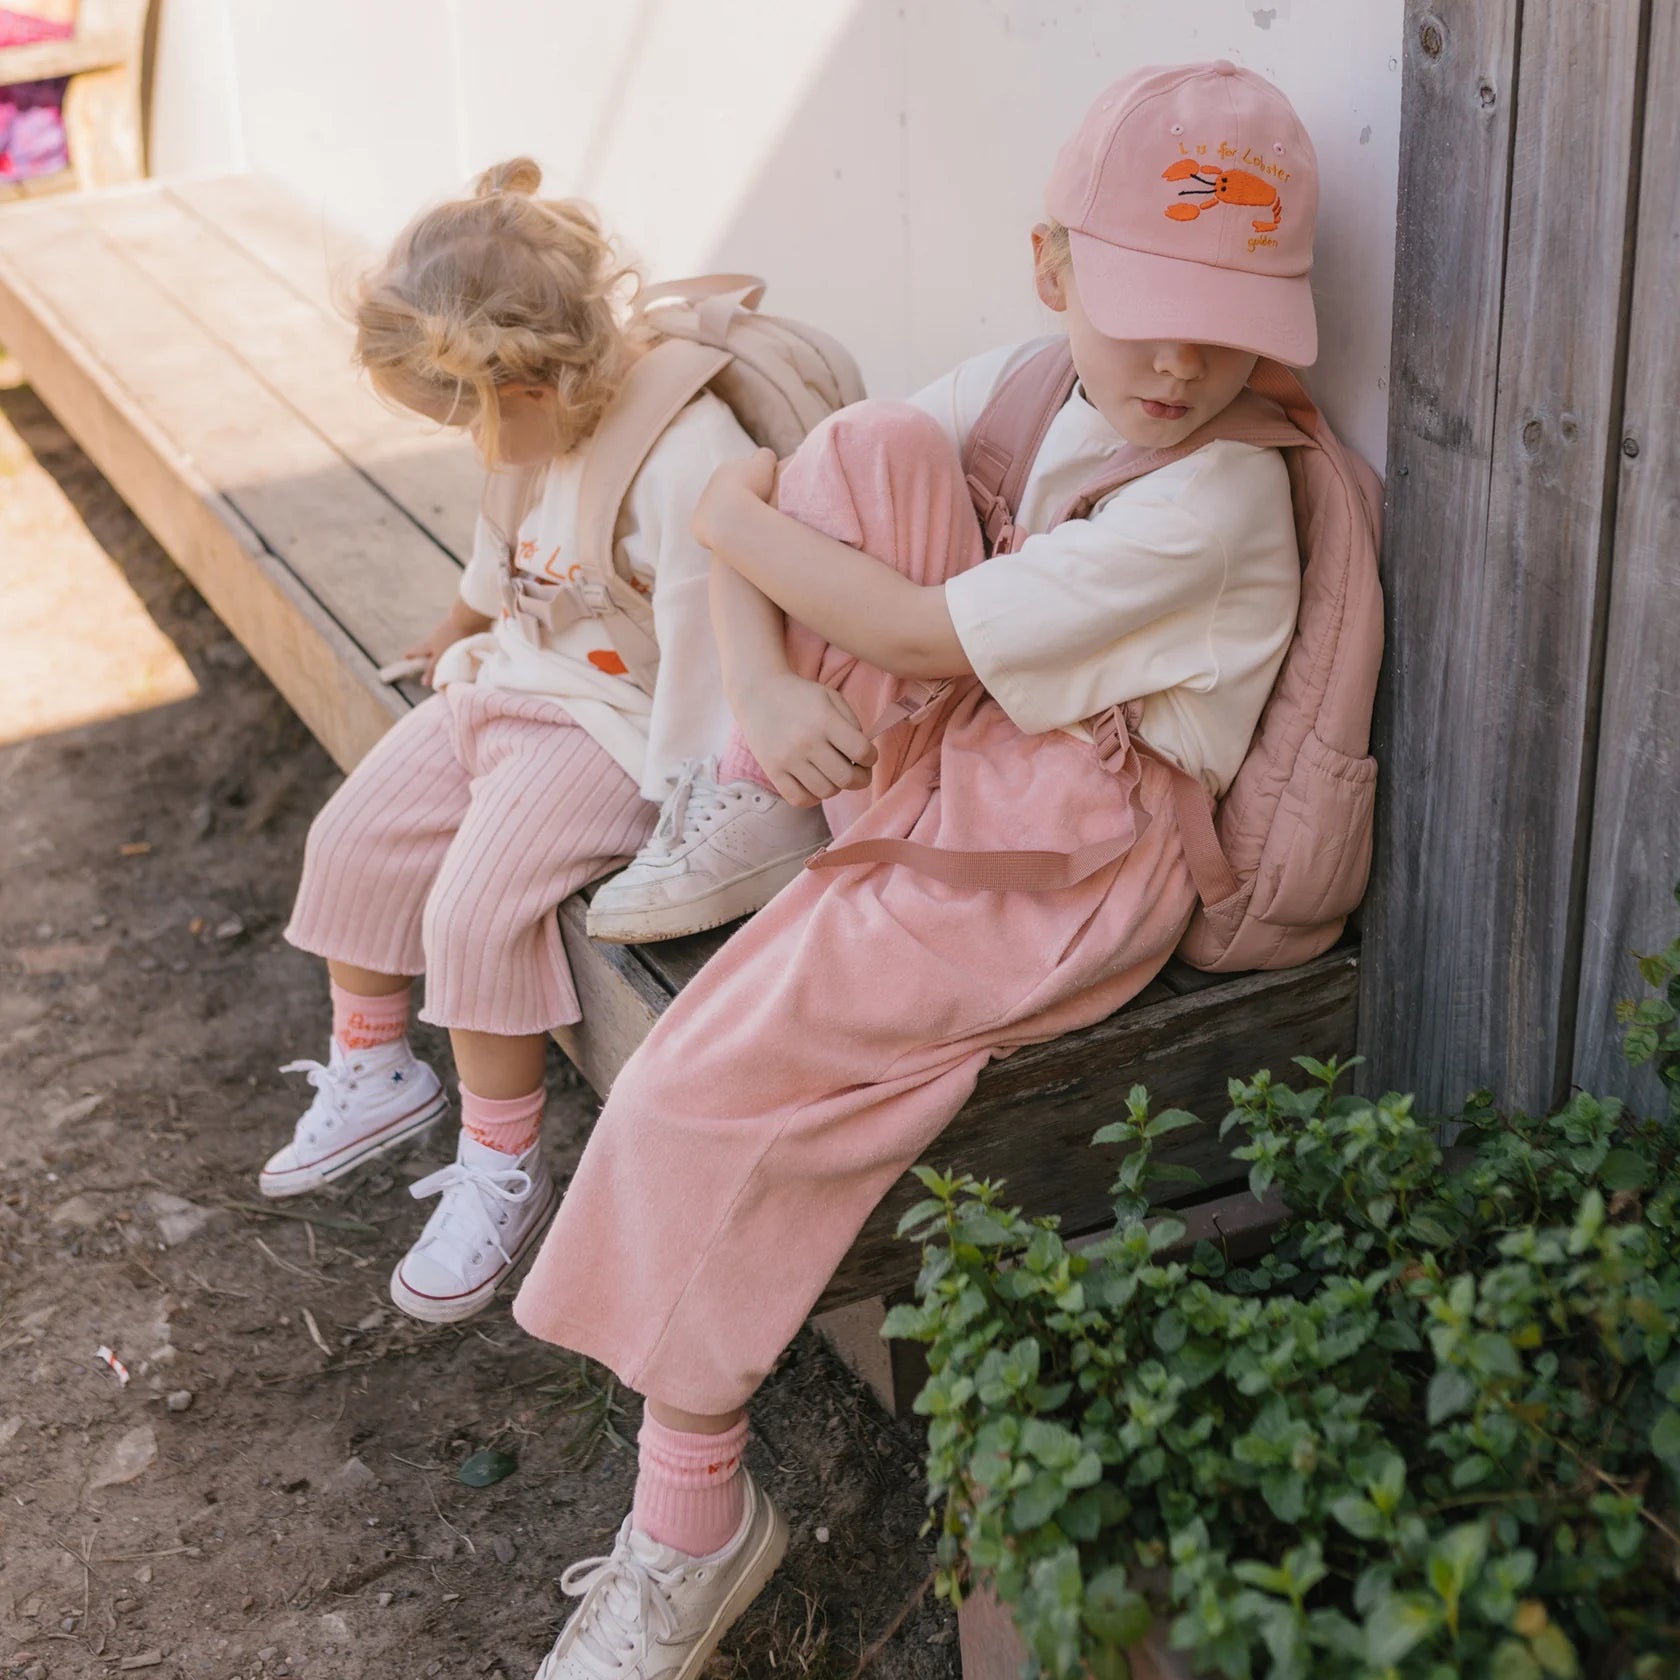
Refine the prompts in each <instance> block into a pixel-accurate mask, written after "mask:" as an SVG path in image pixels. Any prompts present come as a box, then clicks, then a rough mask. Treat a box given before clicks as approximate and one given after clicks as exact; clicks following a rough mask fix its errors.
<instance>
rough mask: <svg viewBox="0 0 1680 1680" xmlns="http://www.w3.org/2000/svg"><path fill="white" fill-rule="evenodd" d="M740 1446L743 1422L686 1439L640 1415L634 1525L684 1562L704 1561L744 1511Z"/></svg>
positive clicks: (731, 1532) (744, 1428) (646, 1414)
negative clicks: (686, 1557) (682, 1554)
mask: <svg viewBox="0 0 1680 1680" xmlns="http://www.w3.org/2000/svg"><path fill="white" fill-rule="evenodd" d="M746 1444H747V1420H746V1419H745V1418H742V1419H741V1421H740V1422H739V1423H738V1424H736V1425H735V1427H734V1428H733V1429H726V1430H725V1431H724V1432H723V1433H722V1434H721V1435H690V1434H687V1433H686V1432H684V1431H683V1430H680V1429H667V1428H666V1427H665V1425H664V1424H662V1423H661V1422H659V1420H658V1419H657V1418H655V1417H654V1415H653V1414H652V1413H651V1412H643V1413H642V1427H641V1432H640V1434H638V1435H637V1437H636V1445H637V1455H638V1456H637V1462H636V1502H635V1506H634V1508H633V1511H632V1520H633V1521H634V1523H635V1526H636V1527H637V1528H639V1529H640V1530H641V1531H642V1533H643V1534H646V1535H647V1536H649V1538H651V1539H654V1540H657V1541H658V1542H659V1543H660V1544H661V1545H663V1546H675V1547H676V1549H677V1550H678V1551H679V1552H686V1553H687V1554H688V1555H689V1556H690V1557H709V1556H710V1555H711V1554H712V1553H713V1552H716V1551H720V1550H721V1549H722V1548H723V1547H725V1546H727V1545H728V1544H729V1542H730V1541H731V1540H733V1539H734V1538H735V1531H736V1530H737V1529H738V1528H739V1527H740V1526H741V1518H742V1516H743V1515H744V1514H745V1512H746V1508H747V1484H746V1482H745V1481H744V1480H743V1479H742V1477H741V1450H742V1448H743V1447H745V1446H746Z"/></svg>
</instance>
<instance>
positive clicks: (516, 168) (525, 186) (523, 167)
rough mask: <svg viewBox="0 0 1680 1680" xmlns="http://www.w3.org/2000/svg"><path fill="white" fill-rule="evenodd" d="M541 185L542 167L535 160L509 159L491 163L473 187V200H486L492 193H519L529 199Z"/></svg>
mask: <svg viewBox="0 0 1680 1680" xmlns="http://www.w3.org/2000/svg"><path fill="white" fill-rule="evenodd" d="M541 185H542V165H541V164H540V163H538V162H537V160H536V159H535V158H528V157H516V158H509V159H508V160H507V161H506V162H505V163H493V164H491V166H490V167H489V168H488V169H486V170H485V171H484V173H483V174H482V175H480V176H479V178H478V180H477V181H476V182H475V183H474V185H473V196H474V197H475V198H488V197H490V195H491V194H492V193H521V194H523V195H524V196H525V197H527V198H530V197H532V196H533V195H534V194H535V193H536V190H537V188H538V187H540V186H541Z"/></svg>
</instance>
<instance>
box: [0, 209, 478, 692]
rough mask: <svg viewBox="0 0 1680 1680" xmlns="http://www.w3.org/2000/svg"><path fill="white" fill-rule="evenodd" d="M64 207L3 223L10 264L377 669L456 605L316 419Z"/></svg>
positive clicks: (398, 516)
mask: <svg viewBox="0 0 1680 1680" xmlns="http://www.w3.org/2000/svg"><path fill="white" fill-rule="evenodd" d="M86 202H87V201H85V200H83V199H64V200H58V201H53V202H50V203H47V204H42V205H40V206H33V205H31V206H24V207H20V208H17V209H15V210H13V211H12V212H11V213H9V214H8V215H7V216H6V217H5V218H4V220H3V221H0V264H4V266H5V267H6V269H7V270H9V271H10V272H11V273H13V274H15V275H17V276H18V277H19V278H20V279H21V280H23V281H24V282H25V283H27V284H29V285H31V286H32V287H33V288H34V289H35V291H36V292H37V294H39V295H44V296H51V298H52V300H53V306H54V309H55V311H56V313H57V316H58V318H59V320H60V322H61V323H62V330H63V331H64V332H66V333H68V334H71V335H73V336H74V337H75V338H76V339H78V340H79V341H80V342H81V343H82V344H83V345H84V346H85V347H86V350H87V353H88V355H89V357H90V358H91V359H92V360H93V361H94V362H96V363H97V364H99V366H100V367H102V369H103V370H104V377H105V378H106V379H108V380H109V381H110V382H112V383H113V384H115V385H116V386H118V387H120V388H121V389H122V390H124V391H125V392H126V393H127V394H128V395H129V396H131V397H132V399H133V401H134V404H135V406H136V408H137V409H138V410H139V411H141V412H143V413H144V414H145V415H146V416H148V418H149V419H150V421H151V422H152V424H153V425H154V426H155V427H156V428H157V429H158V430H159V431H160V432H162V433H163V434H164V435H165V436H166V437H168V438H169V439H170V440H171V441H172V443H173V444H174V446H175V449H176V450H177V452H178V453H179V454H181V455H182V456H184V457H186V458H188V459H190V460H192V461H193V462H194V464H195V465H196V467H197V468H198V470H199V472H200V473H201V474H202V476H203V478H204V479H206V480H207V481H208V482H209V483H210V484H211V485H213V486H214V487H215V489H216V490H217V492H218V493H219V494H220V495H221V496H222V498H223V499H224V500H225V501H227V502H228V503H229V504H231V505H232V506H233V507H234V508H236V509H237V510H238V511H239V513H240V514H241V516H242V517H243V518H244V519H245V521H246V522H247V523H248V524H249V525H250V526H251V527H252V529H254V530H255V531H257V532H258V534H259V535H260V536H261V538H262V540H263V542H264V544H265V546H266V547H267V548H268V549H269V550H270V552H271V553H273V554H274V555H275V556H276V557H277V558H278V559H280V560H281V561H282V562H284V564H285V565H286V566H287V567H289V568H290V570H291V571H292V572H293V574H294V575H295V576H296V577H297V578H298V579H299V581H300V582H301V583H302V584H303V585H304V586H305V587H306V588H307V589H308V590H309V591H310V593H312V594H313V595H314V596H315V598H316V599H317V600H318V601H319V602H320V603H321V605H322V606H323V607H324V608H325V609H326V611H327V612H328V613H329V614H330V615H331V617H332V618H333V619H334V620H336V621H337V622H338V624H339V625H341V626H342V627H343V629H344V630H345V632H346V633H347V635H348V636H349V637H350V638H351V639H352V640H353V641H354V642H355V643H356V644H357V645H358V646H359V647H360V648H361V649H362V650H363V652H364V653H366V654H367V655H368V656H369V657H370V658H371V659H372V660H373V661H374V663H375V664H382V663H384V662H385V661H387V660H391V659H395V658H396V657H398V655H400V654H401V652H402V651H403V649H404V648H405V647H407V646H409V645H410V644H411V643H412V642H413V641H414V640H416V639H417V638H418V637H419V636H420V635H422V634H423V633H424V632H425V631H426V630H428V629H429V628H430V627H431V626H432V624H433V623H435V622H436V620H437V618H438V616H439V614H441V612H442V611H443V610H444V608H445V607H446V606H447V605H448V602H449V600H450V598H451V596H452V594H453V592H454V589H455V585H456V580H457V578H458V575H459V573H458V570H457V568H456V566H455V564H454V562H453V561H452V560H450V558H449V557H448V556H447V555H446V554H444V553H443V552H442V551H441V550H440V549H439V548H438V546H437V545H436V544H435V543H433V542H432V541H431V540H430V539H429V538H427V537H426V536H424V535H423V534H422V533H421V532H419V531H418V530H416V529H415V527H414V526H413V525H412V523H411V522H410V521H409V520H408V519H407V517H406V516H405V515H403V514H402V513H400V512H399V511H398V510H397V509H396V508H395V507H394V506H393V505H392V503H391V502H390V501H389V499H388V498H386V497H385V496H384V495H382V494H381V493H380V492H379V490H378V489H377V488H376V487H375V486H373V485H372V484H370V483H368V481H367V480H366V479H365V478H363V477H362V475H361V474H360V473H358V472H357V471H356V470H355V469H354V468H353V467H352V466H350V465H349V464H348V463H347V462H346V461H345V459H344V457H343V456H342V455H341V454H339V453H338V451H337V450H335V449H334V448H333V447H332V446H331V445H330V444H329V443H327V442H326V440H324V439H323V438H322V437H321V436H320V434H319V433H318V432H317V431H316V430H315V428H314V427H313V426H311V425H310V424H309V423H308V422H307V421H305V420H303V419H302V418H301V417H300V416H299V415H298V414H297V413H296V412H295V410H293V409H292V408H291V407H290V406H289V405H287V404H286V403H284V402H282V401H281V400H280V399H278V398H277V397H275V395H274V394H273V393H272V392H271V391H269V390H268V389H266V388H265V386H264V385H263V384H262V383H261V381H260V380H258V379H257V378H256V376H255V375H253V374H252V373H251V372H250V371H249V369H247V368H246V367H245V366H244V365H243V364H242V363H241V362H240V361H239V360H238V359H237V358H235V357H234V356H232V355H231V354H230V353H229V352H228V351H227V350H226V349H225V348H224V347H223V346H222V345H220V344H218V343H217V341H216V340H215V339H214V338H213V337H212V336H211V335H210V334H208V333H206V332H205V331H204V329H203V328H202V327H201V326H200V325H199V324H198V322H196V321H195V320H194V319H193V317H192V315H191V314H190V312H189V311H188V310H187V309H185V308H184V307H183V306H182V305H181V304H180V303H179V302H178V301H177V300H176V299H175V298H173V297H172V296H171V295H170V294H169V293H168V292H167V291H166V290H165V289H164V288H163V287H161V286H159V285H157V284H156V283H155V282H154V281H153V280H152V279H151V278H150V277H149V276H148V275H146V274H145V273H144V272H143V271H141V270H140V269H138V268H136V267H135V266H134V265H133V264H132V263H131V262H129V261H128V259H127V258H126V256H125V255H124V254H123V253H122V252H121V251H120V250H119V249H117V248H116V247H114V246H113V245H112V244H111V243H110V242H109V241H108V240H107V239H106V238H105V237H104V236H103V235H102V234H100V233H99V232H98V230H97V229H96V228H94V227H92V226H90V225H89V224H88V223H87V222H86V220H85V219H84V216H83V214H82V211H83V207H84V206H85V204H86Z"/></svg>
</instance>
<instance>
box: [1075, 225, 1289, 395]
mask: <svg viewBox="0 0 1680 1680" xmlns="http://www.w3.org/2000/svg"><path fill="white" fill-rule="evenodd" d="M1068 245H1069V248H1070V250H1071V251H1072V253H1073V275H1074V279H1075V280H1076V281H1077V282H1078V284H1079V299H1080V302H1081V303H1083V304H1084V306H1085V313H1086V314H1087V315H1088V316H1089V317H1090V320H1091V324H1092V326H1094V327H1095V328H1096V329H1097V331H1098V332H1100V333H1103V334H1105V335H1106V336H1107V337H1109V338H1133V339H1161V338H1170V339H1181V340H1184V341H1186V342H1188V343H1193V344H1227V345H1230V346H1232V347H1233V348H1235V349H1238V350H1252V351H1254V352H1255V353H1256V354H1257V355H1261V356H1270V357H1271V358H1272V359H1273V360H1274V361H1279V362H1284V363H1286V364H1287V365H1288V366H1290V367H1311V366H1312V364H1313V363H1314V362H1315V361H1316V360H1317V359H1318V319H1317V316H1316V315H1315V313H1314V311H1313V295H1312V283H1311V281H1309V280H1308V278H1307V276H1306V275H1304V274H1301V275H1277V274H1244V273H1241V272H1240V271H1238V270H1237V269H1233V268H1215V267H1214V266H1213V265H1212V264H1211V263H1199V262H1189V261H1186V260H1185V259H1184V258H1182V257H1161V256H1156V255H1155V254H1154V253H1153V252H1150V251H1129V250H1127V249H1125V248H1124V247H1123V246H1120V245H1110V244H1109V243H1108V242H1107V241H1106V240H1102V239H1096V238H1093V237H1092V236H1091V235H1090V234H1088V233H1080V232H1078V231H1076V230H1074V229H1069V231H1068Z"/></svg>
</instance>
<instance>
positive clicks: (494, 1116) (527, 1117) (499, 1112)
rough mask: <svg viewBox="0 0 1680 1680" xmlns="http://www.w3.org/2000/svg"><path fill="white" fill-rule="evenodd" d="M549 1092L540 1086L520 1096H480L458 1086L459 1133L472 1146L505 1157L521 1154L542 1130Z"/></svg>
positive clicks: (464, 1087)
mask: <svg viewBox="0 0 1680 1680" xmlns="http://www.w3.org/2000/svg"><path fill="white" fill-rule="evenodd" d="M547 1096H548V1093H547V1092H546V1091H545V1090H544V1089H543V1087H542V1086H541V1085H539V1086H538V1087H537V1088H536V1090H534V1091H528V1092H527V1093H526V1094H525V1095H524V1096H522V1097H505V1098H499V1099H498V1098H494V1097H481V1096H479V1095H478V1094H477V1093H476V1092H474V1091H469V1090H468V1089H467V1088H466V1086H465V1085H463V1086H462V1087H461V1130H462V1131H464V1132H465V1133H466V1134H467V1136H468V1137H470V1138H471V1139H472V1140H473V1142H474V1143H482V1144H483V1145H484V1146H485V1148H487V1149H498V1150H500V1151H501V1152H502V1154H504V1155H523V1154H524V1153H525V1151H526V1150H527V1149H529V1148H530V1147H531V1145H532V1144H533V1143H535V1142H536V1141H537V1136H538V1134H539V1133H540V1132H541V1131H542V1117H543V1104H544V1102H545V1101H546V1099H547Z"/></svg>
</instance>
